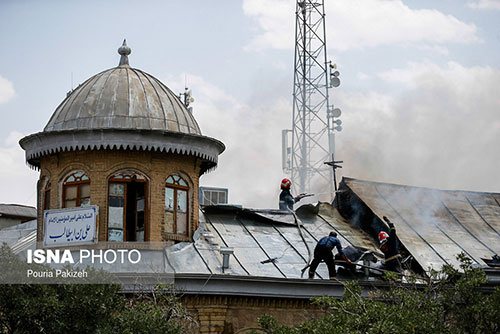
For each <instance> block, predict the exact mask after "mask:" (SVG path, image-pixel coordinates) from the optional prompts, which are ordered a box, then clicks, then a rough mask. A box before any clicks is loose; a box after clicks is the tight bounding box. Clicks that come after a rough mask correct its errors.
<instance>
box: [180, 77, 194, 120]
mask: <svg viewBox="0 0 500 334" xmlns="http://www.w3.org/2000/svg"><path fill="white" fill-rule="evenodd" d="M192 94H193V92H192V91H191V89H189V88H188V86H187V74H184V93H179V99H180V100H181V101H182V102H183V103H184V106H185V107H186V108H188V110H189V111H190V112H191V113H192V112H193V108H192V107H189V105H190V104H191V103H193V102H194V98H193V96H192Z"/></svg>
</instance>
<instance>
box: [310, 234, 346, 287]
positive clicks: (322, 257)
mask: <svg viewBox="0 0 500 334" xmlns="http://www.w3.org/2000/svg"><path fill="white" fill-rule="evenodd" d="M335 247H337V252H338V253H339V254H340V255H341V257H342V259H344V261H345V262H347V264H352V262H351V261H350V260H349V259H348V258H347V256H345V255H344V252H343V251H342V246H341V245H340V240H339V239H337V233H335V232H333V231H332V232H330V234H329V235H328V236H327V237H324V238H321V240H320V241H318V243H317V244H316V247H315V248H314V259H313V260H312V262H311V266H310V267H309V278H314V273H315V272H316V268H318V265H319V264H320V263H321V261H325V263H326V265H327V267H328V274H329V275H330V279H334V278H336V277H337V271H336V270H335V259H334V257H333V253H332V250H333V248H335Z"/></svg>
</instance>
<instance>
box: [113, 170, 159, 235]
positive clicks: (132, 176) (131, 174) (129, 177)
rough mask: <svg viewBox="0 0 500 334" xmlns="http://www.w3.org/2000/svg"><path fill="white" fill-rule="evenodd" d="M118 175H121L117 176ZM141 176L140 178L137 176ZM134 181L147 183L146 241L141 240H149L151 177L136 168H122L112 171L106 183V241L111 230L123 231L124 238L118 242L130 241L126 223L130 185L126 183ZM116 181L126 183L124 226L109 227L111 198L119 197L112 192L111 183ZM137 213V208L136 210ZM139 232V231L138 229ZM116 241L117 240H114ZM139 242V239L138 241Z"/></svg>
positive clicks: (145, 203) (145, 204) (145, 206)
mask: <svg viewBox="0 0 500 334" xmlns="http://www.w3.org/2000/svg"><path fill="white" fill-rule="evenodd" d="M118 175H121V177H117V176H118ZM137 177H140V178H137ZM132 181H135V182H138V183H144V184H145V191H144V241H139V242H147V241H149V215H150V213H149V208H150V206H149V192H150V189H149V185H150V182H149V178H148V177H147V176H146V175H145V174H144V173H142V172H140V171H138V170H135V169H122V170H119V171H116V172H114V173H112V174H111V175H110V176H109V177H108V179H107V184H106V188H107V191H106V215H107V217H106V241H109V230H110V229H111V230H122V231H123V237H124V238H123V240H122V241H118V242H130V241H128V240H127V224H126V214H127V205H128V203H127V195H128V187H127V186H126V184H128V183H132ZM111 183H115V184H123V185H125V187H124V191H123V199H124V203H123V228H122V229H119V228H114V227H112V228H110V227H109V198H110V197H118V196H111V194H110V184H111ZM135 214H136V215H137V209H136V210H135ZM136 232H137V231H136ZM113 242H116V241H113ZM136 242H137V241H136Z"/></svg>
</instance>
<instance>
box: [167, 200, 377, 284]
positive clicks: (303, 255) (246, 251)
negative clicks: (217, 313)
mask: <svg viewBox="0 0 500 334" xmlns="http://www.w3.org/2000/svg"><path fill="white" fill-rule="evenodd" d="M297 216H298V217H299V220H300V222H301V223H302V230H303V235H304V238H305V240H306V243H307V246H308V247H309V249H308V248H307V246H306V244H305V243H304V242H303V240H302V238H301V235H300V232H299V229H298V228H297V226H296V224H295V221H294V218H293V216H292V215H291V214H289V213H286V212H283V211H278V210H252V209H245V208H239V207H231V206H212V207H205V208H204V215H203V216H202V221H201V222H200V229H199V231H198V235H197V236H196V237H197V238H195V239H196V240H195V242H194V243H187V242H186V243H179V244H177V245H175V246H172V247H168V248H166V250H165V251H166V253H167V258H168V259H169V262H170V265H171V266H172V268H173V270H174V271H175V273H176V275H177V274H187V273H196V274H213V275H220V274H223V273H224V274H230V275H239V276H247V277H248V276H252V277H276V278H300V277H301V269H302V268H304V267H305V266H306V264H307V261H308V260H309V254H310V252H312V250H314V247H315V246H316V243H317V241H318V240H319V239H320V238H322V237H324V236H326V235H328V234H329V233H330V232H331V231H333V230H336V231H337V232H338V234H339V239H340V241H341V243H342V246H343V247H344V248H345V247H347V246H348V245H353V246H362V247H365V248H367V249H368V250H371V251H374V252H377V251H378V250H377V248H376V246H375V245H374V243H373V242H372V241H371V240H370V238H369V237H367V235H365V234H364V233H363V232H362V231H360V230H359V229H356V228H353V227H352V226H350V225H349V223H348V222H347V221H346V220H345V219H343V218H342V217H341V216H340V215H339V213H338V212H337V211H336V210H335V209H334V208H333V207H332V206H331V205H330V204H327V203H320V204H318V205H317V206H312V205H304V206H302V207H301V208H299V209H298V210H297ZM221 247H230V248H233V250H234V254H233V255H231V259H230V267H229V268H228V269H226V270H224V272H223V270H222V256H221V254H220V252H219V249H220V248H221ZM317 274H318V275H319V277H320V278H322V279H325V278H328V272H327V268H326V265H324V264H321V265H320V266H319V268H318V270H317Z"/></svg>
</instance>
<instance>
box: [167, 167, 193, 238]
mask: <svg viewBox="0 0 500 334" xmlns="http://www.w3.org/2000/svg"><path fill="white" fill-rule="evenodd" d="M188 192H189V186H188V184H187V182H186V181H184V179H183V178H181V177H180V176H178V175H171V176H169V177H168V178H167V180H166V181H165V226H166V230H167V232H168V233H175V234H181V235H186V236H187V235H189V219H188V217H189V215H188V208H189V206H188Z"/></svg>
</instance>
